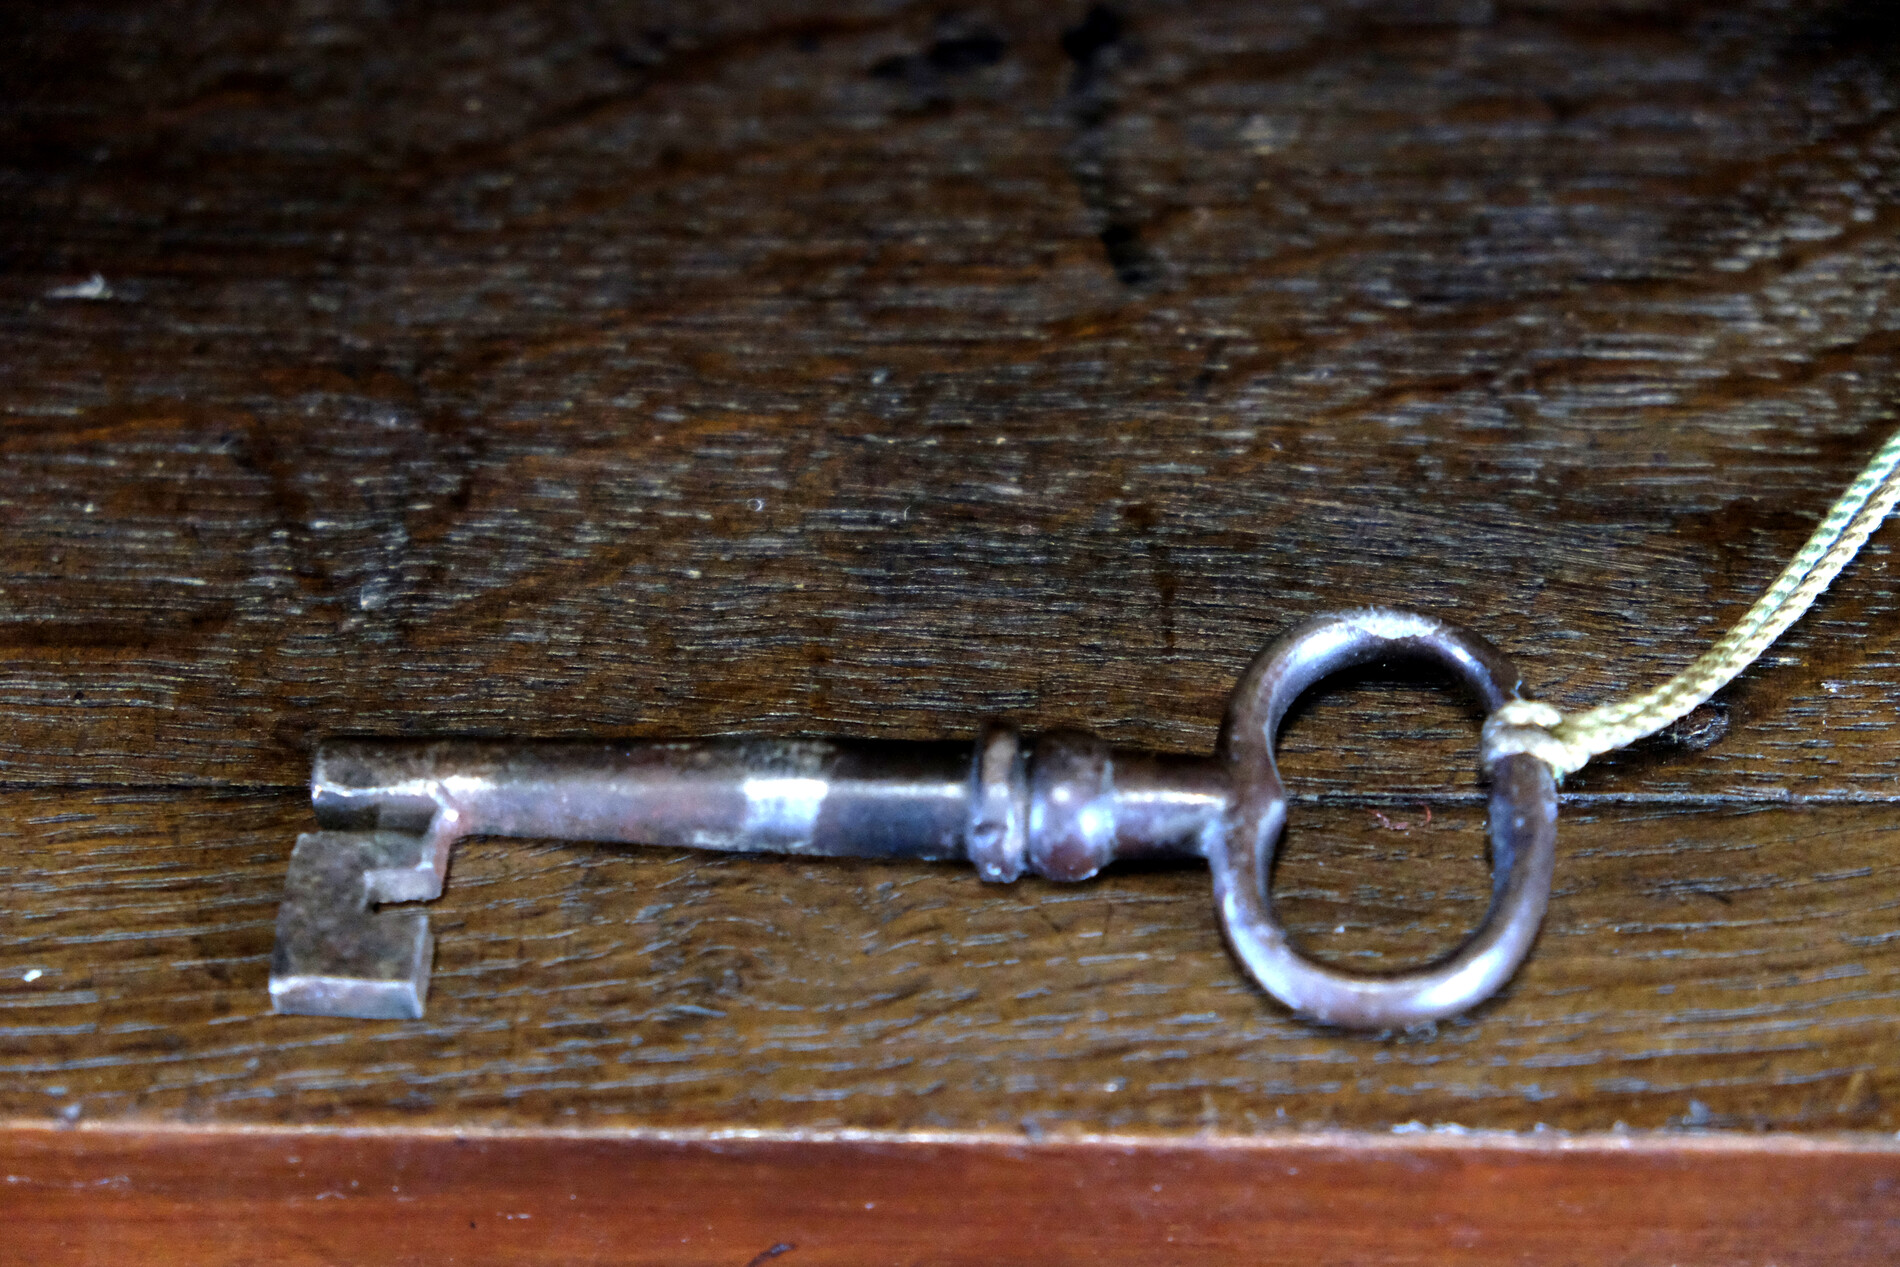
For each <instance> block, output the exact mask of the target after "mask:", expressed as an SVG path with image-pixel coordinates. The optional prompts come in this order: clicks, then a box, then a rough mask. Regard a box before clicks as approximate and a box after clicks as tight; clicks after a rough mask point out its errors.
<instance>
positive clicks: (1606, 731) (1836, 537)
mask: <svg viewBox="0 0 1900 1267" xmlns="http://www.w3.org/2000/svg"><path fill="white" fill-rule="evenodd" d="M1896 470H1900V432H1896V433H1895V434H1894V435H1892V436H1890V437H1888V440H1887V442H1886V443H1885V444H1884V445H1882V446H1881V447H1880V451H1879V452H1878V453H1876V454H1874V457H1873V460H1872V461H1870V462H1869V463H1868V464H1867V467H1866V469H1865V470H1863V471H1861V473H1860V474H1859V475H1858V476H1857V477H1855V479H1854V482H1853V483H1852V484H1850V485H1848V486H1847V491H1846V492H1844V493H1842V494H1841V496H1840V499H1839V500H1837V501H1836V502H1835V503H1834V505H1833V506H1832V507H1831V508H1830V509H1829V510H1828V512H1827V517H1826V518H1825V519H1823V520H1822V521H1821V524H1820V526H1819V527H1818V528H1816V529H1815V530H1814V535H1813V536H1811V537H1809V538H1808V541H1807V544H1806V545H1804V546H1802V547H1801V550H1800V552H1799V553H1797V554H1796V555H1795V556H1794V558H1793V559H1792V560H1790V561H1789V563H1788V566H1787V567H1785V568H1783V569H1782V572H1781V575H1780V576H1778V577H1776V578H1775V583H1774V584H1773V585H1770V586H1769V587H1768V589H1767V592H1766V593H1764V594H1763V595H1762V596H1761V597H1760V598H1759V599H1757V600H1755V605H1754V606H1753V607H1751V608H1749V609H1748V613H1747V614H1746V615H1744V616H1743V617H1742V618H1741V619H1740V620H1739V621H1737V622H1736V623H1735V627H1734V628H1733V629H1731V630H1729V631H1728V632H1727V633H1726V634H1724V635H1722V638H1721V640H1720V641H1718V642H1717V643H1716V644H1715V645H1714V646H1712V647H1710V648H1709V649H1708V650H1707V651H1706V652H1704V653H1703V654H1702V655H1701V656H1699V657H1697V659H1696V661H1695V662H1694V663H1693V664H1691V665H1690V666H1689V667H1688V668H1686V669H1684V670H1683V671H1682V672H1680V673H1678V674H1676V676H1675V677H1672V678H1670V679H1669V680H1668V681H1667V682H1664V683H1663V684H1662V685H1661V686H1658V687H1656V688H1655V689H1654V690H1650V691H1645V692H1643V693H1642V694H1640V695H1632V696H1630V697H1629V698H1627V699H1623V700H1618V701H1615V702H1613V703H1609V704H1599V705H1598V706H1597V707H1595V708H1592V709H1589V710H1588V711H1586V712H1581V713H1575V714H1568V715H1567V714H1565V713H1562V712H1560V711H1559V710H1557V709H1556V708H1553V707H1552V706H1551V705H1549V704H1545V703H1540V702H1538V701H1536V700H1511V701H1508V702H1507V703H1505V704H1504V705H1503V706H1501V707H1500V708H1498V710H1497V711H1496V712H1494V713H1492V714H1491V716H1490V718H1489V719H1487V720H1486V721H1485V723H1484V749H1483V752H1484V765H1485V768H1486V769H1489V768H1490V767H1491V766H1492V764H1493V763H1495V762H1497V761H1499V760H1501V759H1503V758H1505V757H1508V756H1514V755H1517V754H1519V753H1526V754H1529V755H1530V756H1533V757H1536V758H1538V759H1539V760H1540V761H1543V762H1545V763H1547V764H1548V765H1549V766H1550V768H1551V769H1552V770H1553V771H1555V772H1556V775H1557V777H1558V778H1560V779H1561V778H1562V777H1563V776H1564V775H1566V774H1571V773H1574V772H1575V771H1577V770H1581V769H1582V768H1583V767H1584V765H1585V764H1586V763H1588V762H1589V761H1590V759H1591V758H1593V757H1597V756H1601V755H1602V754H1603V753H1606V752H1609V751H1611V750H1612V749H1616V748H1621V747H1623V746H1624V745H1625V744H1630V743H1634V742H1635V741H1636V740H1638V739H1641V738H1643V737H1644V736H1645V735H1652V734H1655V733H1656V732H1657V731H1658V730H1661V729H1662V728H1663V727H1664V726H1667V725H1669V723H1671V722H1673V721H1675V720H1676V719H1678V718H1680V717H1683V716H1685V715H1686V714H1687V713H1688V712H1689V711H1690V710H1691V709H1693V708H1695V707H1696V706H1697V705H1698V704H1700V703H1702V702H1703V701H1704V700H1706V699H1708V698H1709V696H1711V695H1713V694H1715V693H1716V692H1717V691H1719V690H1721V689H1722V688H1723V687H1724V686H1727V685H1728V684H1729V683H1730V682H1731V681H1733V680H1734V679H1735V677H1736V675H1737V674H1739V673H1740V672H1741V671H1742V670H1743V669H1746V668H1747V667H1748V666H1749V665H1751V664H1753V663H1754V662H1755V660H1756V658H1757V657H1759V656H1760V655H1761V653H1762V652H1764V651H1766V650H1767V649H1768V647H1769V644H1771V643H1773V642H1774V640H1775V639H1776V638H1779V637H1780V636H1781V635H1782V633H1783V632H1784V631H1785V630H1786V629H1787V628H1788V626H1790V625H1792V624H1794V622H1795V621H1797V620H1799V619H1801V617H1802V615H1803V614H1805V613H1806V612H1807V610H1808V608H1810V607H1812V606H1813V605H1814V600H1815V599H1817V598H1819V597H1820V596H1821V592H1822V591H1823V590H1825V589H1826V588H1827V587H1828V585H1829V584H1830V583H1831V582H1832V581H1833V580H1834V578H1835V577H1836V576H1838V575H1839V574H1840V571H1841V569H1842V568H1844V567H1846V566H1847V565H1848V563H1849V562H1850V561H1851V560H1852V559H1853V557H1854V556H1855V555H1856V554H1859V553H1860V548H1861V547H1862V546H1863V545H1865V544H1867V538H1868V537H1869V536H1871V535H1873V531H1874V529H1875V528H1878V527H1879V526H1880V522H1881V520H1883V519H1885V518H1886V517H1887V512H1889V511H1891V510H1892V509H1893V507H1894V503H1895V502H1896V501H1900V476H1897V475H1896Z"/></svg>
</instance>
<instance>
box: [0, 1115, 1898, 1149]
mask: <svg viewBox="0 0 1900 1267" xmlns="http://www.w3.org/2000/svg"><path fill="white" fill-rule="evenodd" d="M15 1134H19V1135H51V1136H60V1137H69V1136H76V1137H81V1138H86V1137H99V1138H100V1139H102V1140H108V1139H109V1140H115V1141H125V1142H128V1143H129V1142H133V1141H139V1142H142V1143H143V1144H145V1145H146V1146H149V1147H163V1146H164V1145H165V1143H166V1141H167V1140H170V1139H178V1140H181V1141H183V1140H196V1141H205V1142H210V1141H214V1140H218V1139H225V1138H229V1139H233V1140H237V1139H307V1138H316V1139H348V1140H386V1141H418V1142H420V1141H440V1140H485V1141H501V1142H506V1141H545V1142H553V1141H574V1142H594V1143H607V1144H641V1143H651V1144H667V1145H692V1144H704V1145H709V1146H719V1147H726V1146H729V1145H731V1144H734V1143H756V1144H793V1145H807V1146H811V1147H836V1146H841V1145H842V1146H863V1145H875V1146H877V1147H880V1148H891V1147H896V1148H907V1147H924V1146H930V1147H958V1148H972V1149H999V1148H1000V1149H1007V1150H1012V1151H1014V1150H1023V1149H1030V1150H1056V1149H1083V1150H1087V1149H1115V1150H1155V1151H1187V1152H1195V1153H1207V1152H1243V1153H1244V1152H1262V1153H1277V1152H1290V1151H1300V1150H1312V1149H1321V1150H1326V1151H1346V1152H1366V1153H1387V1152H1395V1151H1396V1152H1417V1151H1421V1150H1438V1149H1445V1150H1452V1151H1463V1152H1471V1151H1487V1152H1491V1151H1508V1152H1529V1153H1588V1152H1601V1153H1610V1154H1617V1155H1624V1154H1661V1155H1676V1154H1704V1153H1709V1154H1718V1155H1720V1154H1741V1155H1749V1156H1764V1157H1767V1156H1778V1155H1789V1156H1801V1155H1807V1154H1813V1153H1830V1154H1831V1153H1851V1154H1876V1155H1879V1154H1889V1155H1893V1156H1896V1157H1900V1132H1896V1133H1892V1134H1889V1133H1887V1132H1881V1131H1834V1132H1815V1133H1810V1134H1801V1135H1794V1134H1788V1133H1785V1132H1765V1131H1764V1132H1747V1131H1693V1130H1690V1131H1631V1130H1622V1131H1587V1132H1584V1131H1555V1130H1539V1131H1492V1130H1472V1129H1467V1128H1464V1127H1457V1126H1440V1127H1432V1126H1423V1125H1419V1124H1416V1123H1408V1124H1405V1125H1402V1126H1396V1127H1393V1128H1392V1129H1390V1130H1386V1131H1363V1130H1336V1131H1328V1130H1299V1129H1292V1130H1285V1131H1272V1132H1266V1133H1262V1134H1258V1135H1217V1134H1212V1133H1198V1134H1192V1135H1164V1134H1137V1133H1133V1132H1129V1133H1115V1132H1082V1131H1076V1132H1064V1131H1061V1130H1059V1129H1052V1130H1049V1131H1046V1132H1043V1133H1041V1134H1039V1135H1033V1136H1032V1135H1029V1134H1027V1133H1025V1132H1022V1131H982V1130H963V1131H957V1130H938V1131H930V1130H906V1131H899V1130H876V1129H867V1128H857V1127H833V1128H815V1127H751V1126H731V1127H559V1126H510V1127H498V1126H482V1125H469V1126H424V1125H416V1126H392V1125H387V1124H378V1125H335V1124H316V1123H307V1124H285V1123H269V1122H261V1123H253V1122H76V1123H67V1122H60V1121H54V1120H42V1119H20V1120H13V1121H6V1120H0V1141H4V1140H5V1139H7V1138H8V1137H9V1136H12V1135H15ZM74 1146H75V1147H80V1146H81V1145H78V1144H75V1145H74Z"/></svg>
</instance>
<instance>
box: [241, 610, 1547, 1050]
mask: <svg viewBox="0 0 1900 1267" xmlns="http://www.w3.org/2000/svg"><path fill="white" fill-rule="evenodd" d="M1405 658H1424V659H1426V660H1430V661H1435V662H1437V663H1439V664H1441V665H1443V666H1444V667H1446V668H1448V669H1450V670H1451V671H1452V672H1453V673H1454V674H1455V675H1456V676H1458V677H1459V678H1461V679H1462V680H1463V682H1464V683H1465V685H1466V686H1468V687H1469V688H1470V689H1471V690H1472V692H1473V693H1474V694H1476V695H1477V697H1478V698H1479V699H1480V700H1481V702H1482V703H1483V704H1484V706H1485V708H1486V709H1487V710H1495V709H1496V708H1497V707H1498V706H1499V705H1501V704H1502V703H1504V702H1505V701H1506V700H1510V699H1515V698H1518V695H1517V687H1518V683H1517V677H1516V674H1515V673H1514V672H1513V671H1512V670H1511V668H1510V666H1509V664H1508V663H1507V662H1506V661H1505V659H1504V658H1503V656H1502V655H1501V654H1499V653H1498V651H1497V650H1496V649H1495V648H1493V647H1491V646H1490V644H1489V643H1487V642H1485V641H1484V640H1483V639H1481V638H1479V637H1478V636H1477V635H1475V634H1472V633H1470V632H1468V631H1466V630H1463V629H1460V628H1458V627H1457V626H1453V625H1449V624H1446V623H1444V622H1442V621H1438V620H1434V619H1432V618H1429V617H1425V616H1418V615H1414V614H1411V613H1407V612H1398V611H1390V610H1384V609H1367V610H1361V611H1354V612H1343V613H1338V614H1335V615H1330V616H1322V617H1319V618H1316V619H1314V620H1312V621H1309V622H1307V623H1306V624H1304V625H1302V626H1300V627H1299V628H1298V629H1296V630H1294V631H1292V632H1291V633H1290V634H1288V635H1287V636H1286V637H1285V638H1283V639H1282V640H1281V641H1280V642H1278V643H1276V644H1275V645H1274V646H1272V647H1270V648H1268V649H1267V650H1266V651H1265V652H1263V653H1262V654H1261V655H1260V657H1259V658H1258V659H1257V660H1255V662H1254V664H1253V666H1252V667H1251V668H1250V669H1249V670H1248V672H1247V674H1246V675H1245V676H1244V677H1243V678H1242V679H1241V682H1240V685H1239V686H1238V688H1236V690H1235V692H1234V698H1233V702H1232V704H1231V705H1230V708H1229V712H1228V717H1227V724H1226V727H1225V729H1224V731H1223V734H1222V739H1221V746H1220V751H1219V753H1218V754H1217V755H1215V756H1213V757H1210V758H1195V757H1180V756H1161V755H1155V754H1149V753H1139V752H1129V751H1124V750H1121V749H1116V748H1110V747H1108V746H1107V745H1106V744H1104V743H1102V742H1101V741H1100V740H1097V739H1094V738H1092V737H1090V736H1087V735H1082V734H1074V733H1057V734H1050V735H1045V736H1043V737H1042V738H1040V739H1038V740H1036V741H1034V742H1032V743H1025V742H1024V741H1023V740H1022V739H1021V737H1020V736H1019V735H1018V733H1017V732H1016V731H1015V730H1014V729H1013V728H1011V727H1009V726H1005V725H1000V724H991V725H989V726H986V727H985V728H984V729H983V730H982V732H981V734H980V736H979V737H978V739H977V741H976V743H975V745H974V749H972V746H971V745H969V744H967V743H965V744H961V745H959V744H952V743H911V744H900V743H867V742H855V741H851V740H836V739H798V740H780V739H756V740H743V739H716V740H693V741H684V742H613V741H600V742H549V743H529V742H493V741H478V740H440V741H420V742H414V741H401V742H391V741H382V740H342V741H334V742H331V743H326V744H324V745H323V746H322V748H321V749H320V750H319V751H318V754H317V758H316V764H315V769H314V772H313V774H312V776H311V796H312V800H313V801H314V803H315V808H316V817H317V821H318V824H319V825H320V826H321V827H322V828H323V830H321V831H317V832H312V833H310V834H308V835H304V836H301V837H299V838H298V841H297V846H296V849H295V850H294V851H293V853H292V854H291V860H290V871H289V877H288V880H287V884H286V891H285V895H284V903H283V906H282V909H281V911H280V913H279V915H278V922H277V945H276V949H275V952H274V953H273V955H272V958H271V978H270V990H271V998H272V1001H273V1003H274V1005H275V1007H276V1010H277V1011H279V1012H295V1013H307V1014H314V1015H324V1016H358V1017H386V1018H404V1017H419V1016H421V1015H422V1011H423V1002H424V999H425V997H426V995H427V992H428V983H429V968H430V962H431V959H432V957H433V943H432V941H431V939H430V936H429V929H428V917H427V916H426V915H424V914H423V913H422V912H421V911H419V910H405V909H395V910H379V909H377V908H378V906H379V904H383V903H403V902H415V901H424V900H428V899H431V898H435V897H439V896H440V895H441V893H442V886H443V881H444V879H445V878H446V876H447V874H448V863H449V852H450V849H451V847H452V846H453V845H454V843H455V842H456V841H457V840H460V839H462V838H464V837H468V836H515V837H540V838H556V839H563V840H588V841H603V842H606V841H613V842H625V843H630V844H650V845H665V846H672V847H676V848H678V847H684V848H691V849H712V850H720V851H727V852H769V853H785V854H797V855H802V856H812V857H873V858H914V859H925V860H945V861H948V860H959V859H961V860H966V861H968V862H970V863H972V864H973V865H974V866H975V867H976V869H977V873H978V874H979V875H980V876H981V877H982V878H983V879H985V880H990V881H997V882H1007V881H1011V880H1014V879H1016V878H1017V877H1019V876H1022V875H1038V876H1042V877H1045V878H1047V879H1050V880H1083V879H1087V878H1088V877H1089V876H1092V875H1094V874H1095V873H1096V872H1097V871H1099V870H1101V869H1102V868H1103V867H1104V866H1106V865H1108V864H1109V863H1111V862H1115V861H1119V860H1124V859H1131V858H1199V859H1205V860H1206V861H1207V863H1208V865H1209V866H1210V867H1211V868H1212V870H1213V873H1214V893H1215V901H1216V905H1217V907H1218V909H1219V912H1220V918H1221V923H1222V926H1223V928H1224V929H1225V931H1226V933H1227V938H1228V942H1229V945H1230V946H1231V947H1232V948H1233V950H1234V953H1235V955H1236V957H1238V958H1239V959H1240V961H1241V962H1242V963H1243V964H1244V965H1245V966H1246V967H1247V969H1248V970H1249V971H1250V972H1251V973H1252V975H1253V976H1254V978H1255V979H1256V980H1257V981H1259V982H1260V984H1261V985H1262V986H1264V987H1265V988H1266V989H1267V991H1268V992H1269V993H1271V994H1273V995H1274V996H1275V997H1277V998H1279V999H1280V1000H1281V1001H1282V1002H1284V1003H1286V1004H1287V1005H1288V1006H1289V1007H1291V1008H1293V1009H1294V1010H1295V1011H1296V1012H1298V1013H1300V1014H1302V1015H1305V1016H1309V1017H1312V1018H1315V1019H1318V1020H1322V1021H1328V1022H1331V1023H1334V1024H1340V1025H1348V1026H1355V1027H1363V1028H1386V1027H1392V1026H1405V1025H1416V1024H1420V1023H1423V1022H1426V1021H1430V1020H1434V1019H1437V1018H1439V1017H1443V1016H1448V1015H1452V1014H1455V1013H1457V1012H1460V1011H1463V1010H1464V1009H1466V1008H1468V1007H1470V1006H1471V1005H1472V1004H1474V1003H1477V1002H1479V1001H1480V1000H1482V999H1484V998H1485V997H1487V996H1488V995H1490V994H1491V993H1492V992H1493V991H1495V990H1496V989H1497V988H1498V987H1499V986H1501V985H1502V984H1503V983H1504V982H1505V981H1506V980H1507V979H1509V977H1510V975H1511V973H1512V972H1514V971H1515V970H1516V968H1517V965H1518V963H1519V962H1520V961H1521V960H1522V959H1523V957H1524V955H1525V954H1526V953H1527V952H1528V950H1529V948H1530V944H1531V942H1532V940H1533V939H1534V938H1535V936H1536V932H1537V927H1538V924H1539V922H1540V921H1541V920H1542V918H1543V913H1544V907H1545V904H1546V902H1547V900H1548V895H1549V891H1550V881H1551V870H1552V865H1553V854H1554V847H1555V840H1556V792H1555V781H1554V779H1553V777H1552V774H1551V771H1550V768H1549V767H1548V766H1547V765H1545V764H1544V763H1543V762H1542V761H1539V760H1538V759H1537V758H1535V757H1532V756H1528V755H1525V756H1511V757H1506V758H1504V759H1503V760H1501V761H1499V762H1498V763H1497V766H1496V768H1495V769H1494V770H1493V771H1492V772H1491V775H1492V790H1491V848H1492V871H1493V898H1492V903H1491V909H1490V911H1489V913H1488V914H1487V915H1486V917H1485V921H1484V923H1483V924H1482V925H1481V926H1480V927H1479V929H1478V931H1477V932H1476V933H1475V934H1474V935H1473V936H1472V937H1471V938H1470V940H1469V941H1467V942H1466V943H1465V945H1464V946H1463V947H1461V948H1460V949H1459V950H1458V951H1456V952H1455V953H1454V954H1452V955H1451V956H1450V957H1448V958H1447V959H1445V960H1442V961H1440V962H1439V963H1436V964H1433V965H1430V966H1428V967H1425V968H1419V969H1414V970H1411V971H1407V972H1402V973H1396V974H1391V975H1385V976H1374V975H1368V974H1363V973H1351V972H1345V971H1342V970H1340V969H1337V968H1333V967H1330V966H1327V965H1324V964H1320V963H1317V962H1315V961H1313V960H1310V959H1307V958H1306V957H1305V956H1303V955H1301V954H1299V953H1298V951H1297V950H1295V949H1294V948H1293V947H1292V946H1291V944H1290V943H1289V942H1288V939H1287V936H1286V933H1285V931H1284V929H1282V927H1281V926H1280V924H1279V922H1278V920H1277V919H1276V918H1275V916H1274V912H1273V907H1272V902H1271V899H1270V898H1269V896H1268V894H1267V886H1266V881H1267V877H1268V875H1269V873H1270V872H1271V869H1272V863H1273V855H1274V851H1275V848H1276V847H1277V844H1278V841H1279V837H1280V834H1281V830H1282V828H1283V827H1284V825H1285V821H1286V801H1285V793H1284V790H1283V788H1282V786H1281V783H1280V776H1279V771H1278V769H1277V768H1276V766H1275V764H1274V756H1273V742H1274V733H1275V731H1276V730H1277V728H1278V726H1279V724H1280V720H1281V718H1282V717H1283V716H1284V715H1285V712H1286V710H1287V708H1288V707H1289V706H1290V705H1291V704H1292V703H1293V701H1294V699H1295V698H1297V697H1298V696H1299V694H1300V693H1301V692H1302V691H1304V690H1305V689H1307V688H1308V687H1309V686H1311V685H1312V684H1313V683H1315V682H1317V681H1318V680H1319V679H1320V678H1322V677H1324V676H1326V675H1327V674H1330V673H1332V672H1335V671H1337V670H1339V669H1343V668H1347V667H1349V666H1352V665H1357V664H1364V663H1368V662H1374V661H1381V660H1387V659H1405Z"/></svg>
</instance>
